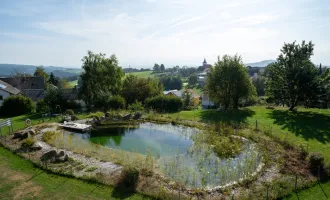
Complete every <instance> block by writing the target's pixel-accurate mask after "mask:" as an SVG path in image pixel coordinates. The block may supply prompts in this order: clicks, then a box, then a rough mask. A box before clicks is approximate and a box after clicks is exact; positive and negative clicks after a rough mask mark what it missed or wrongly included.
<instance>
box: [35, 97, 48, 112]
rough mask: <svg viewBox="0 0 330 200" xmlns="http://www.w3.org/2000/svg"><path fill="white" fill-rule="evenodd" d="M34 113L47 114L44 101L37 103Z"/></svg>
mask: <svg viewBox="0 0 330 200" xmlns="http://www.w3.org/2000/svg"><path fill="white" fill-rule="evenodd" d="M36 111H37V113H47V112H48V111H49V108H48V106H47V104H46V103H45V101H44V100H42V99H41V100H39V101H38V102H37V106H36Z"/></svg>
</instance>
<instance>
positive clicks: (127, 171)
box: [118, 167, 140, 191]
mask: <svg viewBox="0 0 330 200" xmlns="http://www.w3.org/2000/svg"><path fill="white" fill-rule="evenodd" d="M139 175H140V172H139V171H138V170H137V169H136V168H134V167H125V168H124V169H123V171H122V172H121V175H120V179H119V182H118V186H124V187H125V188H127V189H132V190H133V191H135V189H136V186H137V183H138V181H139Z"/></svg>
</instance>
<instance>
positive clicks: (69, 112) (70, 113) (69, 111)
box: [65, 109, 74, 115]
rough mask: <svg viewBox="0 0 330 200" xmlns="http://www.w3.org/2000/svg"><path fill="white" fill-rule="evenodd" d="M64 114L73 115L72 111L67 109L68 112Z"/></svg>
mask: <svg viewBox="0 0 330 200" xmlns="http://www.w3.org/2000/svg"><path fill="white" fill-rule="evenodd" d="M65 114H67V115H74V111H73V110H72V109H68V110H66V111H65Z"/></svg>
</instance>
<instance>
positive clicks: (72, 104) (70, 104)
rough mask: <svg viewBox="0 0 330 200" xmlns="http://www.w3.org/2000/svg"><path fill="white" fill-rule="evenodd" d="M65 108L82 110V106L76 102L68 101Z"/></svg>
mask: <svg viewBox="0 0 330 200" xmlns="http://www.w3.org/2000/svg"><path fill="white" fill-rule="evenodd" d="M65 108H66V109H72V110H80V109H81V105H80V104H79V103H77V102H75V101H67V102H66V103H65Z"/></svg>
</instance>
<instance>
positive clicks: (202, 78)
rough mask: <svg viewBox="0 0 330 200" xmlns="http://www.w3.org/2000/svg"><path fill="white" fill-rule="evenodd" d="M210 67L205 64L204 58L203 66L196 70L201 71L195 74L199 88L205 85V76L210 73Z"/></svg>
mask: <svg viewBox="0 0 330 200" xmlns="http://www.w3.org/2000/svg"><path fill="white" fill-rule="evenodd" d="M211 67H212V66H211V65H210V64H207V62H206V60H205V58H204V61H203V65H202V66H199V68H198V69H202V70H203V71H202V72H201V73H199V74H197V82H198V84H199V85H200V86H201V87H203V86H204V85H205V82H206V78H207V75H208V74H209V73H210V70H211Z"/></svg>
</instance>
